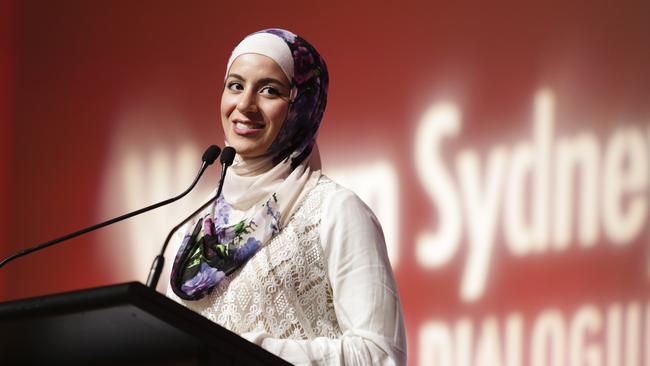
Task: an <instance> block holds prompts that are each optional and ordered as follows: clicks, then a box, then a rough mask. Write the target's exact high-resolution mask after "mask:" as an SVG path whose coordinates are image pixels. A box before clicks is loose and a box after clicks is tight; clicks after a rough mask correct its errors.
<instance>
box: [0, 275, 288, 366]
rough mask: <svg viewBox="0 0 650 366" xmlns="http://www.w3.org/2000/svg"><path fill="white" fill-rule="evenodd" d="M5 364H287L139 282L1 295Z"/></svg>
mask: <svg viewBox="0 0 650 366" xmlns="http://www.w3.org/2000/svg"><path fill="white" fill-rule="evenodd" d="M0 365H3V366H5V365H6V366H9V365H288V363H286V362H285V361H283V360H282V359H280V358H278V357H277V356H275V355H272V354H271V353H269V352H267V351H265V350H263V349H262V348H260V347H258V346H256V345H254V344H252V343H250V342H248V341H246V340H245V339H243V338H241V337H239V336H238V335H236V334H234V333H232V332H230V331H228V330H226V329H224V328H222V327H220V326H218V325H217V324H215V323H213V322H211V321H210V320H208V319H206V318H204V317H202V316H200V315H198V314H196V313H194V312H193V311H191V310H189V309H186V308H185V307H183V306H182V305H179V304H177V303H175V302H174V301H172V300H170V299H168V298H166V297H165V296H163V295H161V294H159V293H157V292H155V291H154V290H152V289H150V288H148V287H146V286H144V285H142V284H140V283H137V282H131V283H126V284H120V285H113V286H106V287H99V288H94V289H89V290H81V291H75V292H68V293H62V294H56V295H48V296H43V297H37V298H32V299H26V300H17V301H10V302H5V303H0Z"/></svg>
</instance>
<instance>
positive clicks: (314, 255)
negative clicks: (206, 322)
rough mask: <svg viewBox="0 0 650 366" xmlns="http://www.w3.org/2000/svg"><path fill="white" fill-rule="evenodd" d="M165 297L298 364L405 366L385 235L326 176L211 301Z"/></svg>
mask: <svg viewBox="0 0 650 366" xmlns="http://www.w3.org/2000/svg"><path fill="white" fill-rule="evenodd" d="M193 226H194V224H193V223H190V224H189V227H193ZM182 234H183V233H180V234H179V235H178V237H177V240H175V242H176V245H175V248H173V250H174V251H173V253H176V252H175V251H176V250H178V244H179V243H180V238H181V237H182ZM167 296H169V297H170V298H172V299H174V300H175V301H177V302H179V303H181V304H183V305H185V306H187V307H188V308H190V309H192V310H194V311H196V312H197V313H199V314H201V315H203V316H205V317H206V318H208V319H210V320H212V321H214V322H216V323H218V324H220V325H221V326H223V327H225V328H227V329H230V330H231V331H233V332H235V333H238V334H240V335H241V336H242V337H244V338H246V339H248V340H249V341H251V342H253V343H256V344H258V345H260V346H261V347H263V348H265V349H266V350H268V351H270V352H272V353H274V354H276V355H278V356H280V357H282V358H283V359H285V360H287V361H289V362H291V363H293V364H319V365H320V364H322V365H393V364H396V365H403V364H405V363H406V339H405V333H404V324H403V319H402V312H401V306H400V303H399V296H398V293H397V288H396V286H395V281H394V279H393V275H392V272H391V269H390V264H389V262H388V258H387V256H386V248H385V244H384V238H383V234H382V232H381V228H380V226H379V224H378V222H377V219H376V218H375V216H374V215H373V214H372V212H371V211H370V209H368V207H367V206H366V205H365V204H364V203H363V202H362V201H361V200H360V199H359V198H358V197H357V196H356V195H355V194H354V193H352V192H351V191H349V190H347V189H345V188H342V187H341V186H339V185H337V184H336V183H334V182H332V181H331V180H330V179H328V178H327V177H324V176H323V177H321V179H320V181H319V183H318V185H317V186H316V187H315V188H314V189H313V190H312V191H311V192H309V193H308V194H307V196H306V197H305V198H304V201H303V202H302V204H301V206H300V208H298V210H297V211H296V212H295V214H294V216H293V217H292V218H291V220H290V221H289V222H288V223H287V225H286V226H285V227H284V229H283V230H282V231H281V232H280V233H279V234H278V235H277V236H276V237H275V238H274V239H273V240H271V242H270V243H269V244H268V245H266V246H265V247H263V248H262V249H261V250H260V251H259V252H258V253H256V254H255V255H254V256H253V258H251V259H250V260H249V261H248V262H247V263H246V264H245V265H244V266H243V267H242V268H241V269H239V270H238V271H237V272H235V273H233V274H232V275H231V276H230V277H229V278H226V279H225V280H224V281H223V282H222V283H221V284H219V286H218V287H217V288H215V289H214V291H213V292H212V293H211V294H210V295H208V296H206V297H204V298H203V299H201V300H198V301H185V300H182V299H180V298H178V297H177V296H176V295H175V294H174V293H173V292H172V291H171V289H169V290H168V291H167Z"/></svg>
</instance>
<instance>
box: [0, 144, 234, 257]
mask: <svg viewBox="0 0 650 366" xmlns="http://www.w3.org/2000/svg"><path fill="white" fill-rule="evenodd" d="M220 152H221V149H220V148H219V147H218V146H216V145H210V147H208V148H207V149H206V150H205V152H204V153H203V157H202V160H203V162H202V163H201V168H200V169H199V172H198V174H197V175H196V177H195V178H194V181H193V182H192V184H191V185H190V187H189V188H188V189H186V190H185V191H184V192H183V193H181V194H179V195H178V196H176V197H172V198H169V199H166V200H164V201H161V202H158V203H156V204H153V205H149V206H147V207H145V208H141V209H139V210H136V211H133V212H130V213H127V214H124V215H122V216H119V217H115V218H113V219H110V220H107V221H104V222H102V223H99V224H96V225H93V226H89V227H87V228H85V229H81V230H78V231H75V232H73V233H70V234H67V235H64V236H62V237H60V238H56V239H53V240H50V241H47V242H45V243H42V244H38V245H35V246H33V247H31V248H27V249H23V250H21V251H18V252H16V253H14V254H12V255H10V256H8V257H6V258H5V259H3V260H2V261H0V268H2V267H3V266H4V265H5V264H7V263H9V262H11V261H12V260H14V259H16V258H19V257H22V256H25V255H27V254H30V253H33V252H36V251H39V250H41V249H45V248H47V247H50V246H52V245H55V244H58V243H61V242H63V241H66V240H69V239H72V238H75V237H77V236H79V235H83V234H86V233H89V232H91V231H95V230H97V229H101V228H103V227H104V226H108V225H111V224H114V223H116V222H119V221H122V220H126V219H128V218H130V217H133V216H136V215H139V214H141V213H145V212H147V211H151V210H153V209H155V208H158V207H160V206H164V205H167V204H170V203H172V202H174V201H176V200H179V199H181V198H183V197H184V196H185V195H186V194H188V193H189V192H190V191H191V190H192V189H193V188H194V186H195V185H196V183H198V181H199V178H201V176H202V175H203V172H204V171H205V169H206V168H207V167H208V166H209V165H212V163H214V161H215V160H217V157H218V156H219V153H220Z"/></svg>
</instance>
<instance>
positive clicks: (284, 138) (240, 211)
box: [170, 29, 329, 300]
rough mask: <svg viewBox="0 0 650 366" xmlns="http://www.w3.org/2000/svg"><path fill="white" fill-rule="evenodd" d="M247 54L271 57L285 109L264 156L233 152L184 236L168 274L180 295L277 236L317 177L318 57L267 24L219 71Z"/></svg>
mask: <svg viewBox="0 0 650 366" xmlns="http://www.w3.org/2000/svg"><path fill="white" fill-rule="evenodd" d="M246 53H257V54H261V55H264V56H267V57H269V58H271V59H273V60H274V61H275V62H276V63H277V64H278V65H279V66H280V68H281V69H282V71H283V72H284V73H285V74H286V75H287V79H289V80H290V82H291V94H290V106H289V111H288V112H287V118H286V120H285V121H284V123H283V125H282V127H281V129H280V131H279V133H278V136H277V137H276V138H275V140H274V141H273V143H272V144H271V146H270V147H269V149H268V151H267V152H266V153H265V154H264V155H263V156H261V157H259V158H255V159H246V160H243V159H242V158H241V156H239V155H237V156H236V158H235V163H234V164H233V166H232V167H231V168H230V171H229V174H228V176H227V178H226V180H225V182H224V187H223V196H222V197H220V198H219V199H218V200H217V201H216V202H215V205H214V206H213V209H212V211H211V212H210V214H209V215H207V216H205V217H203V218H202V219H201V220H199V222H198V223H197V225H196V227H195V228H194V230H193V231H192V232H188V233H186V235H185V238H184V240H183V243H182V244H181V247H180V249H179V251H178V253H177V255H176V258H175V260H174V265H173V267H172V272H171V278H170V282H171V286H172V289H173V291H174V293H176V295H178V296H179V297H180V298H182V299H185V300H198V299H200V298H202V297H204V296H205V295H207V294H208V293H210V292H211V291H212V289H213V288H214V287H215V286H216V285H217V284H218V283H219V282H221V280H222V279H223V278H225V277H226V276H227V275H229V274H230V273H232V272H234V271H235V270H236V269H237V268H239V267H240V266H241V265H242V264H243V263H245V262H246V261H247V260H248V259H249V258H251V257H252V256H253V255H254V254H255V253H256V252H257V251H258V250H259V249H260V248H261V247H262V246H264V245H265V244H266V243H268V242H269V241H270V240H271V239H272V238H273V237H274V236H275V235H277V233H278V232H280V231H281V230H282V228H283V227H284V226H285V225H286V223H287V221H288V220H289V219H290V218H291V216H292V214H293V213H294V212H295V210H296V209H297V207H298V205H299V202H300V201H301V198H302V197H303V196H304V195H306V194H307V193H308V192H309V191H310V190H311V189H312V188H313V187H314V186H315V185H316V183H317V182H318V179H319V177H320V175H321V173H320V157H319V154H318V148H317V147H316V135H317V133H318V128H319V126H320V121H321V119H322V116H323V111H324V110H325V105H326V103H327V86H328V82H329V79H328V74H327V67H326V65H325V61H324V60H323V59H322V58H321V56H320V55H319V54H318V52H317V51H316V50H315V49H314V48H313V47H312V46H311V45H310V44H309V43H307V42H306V41H305V40H304V39H302V38H300V37H298V36H296V35H295V34H293V33H291V32H288V31H286V30H282V29H266V30H263V31H260V32H257V33H253V34H251V35H249V36H248V37H246V38H245V39H244V40H242V41H241V42H240V43H239V44H238V45H237V47H235V49H234V50H233V52H232V55H231V57H230V59H229V61H228V67H227V69H226V75H227V74H228V70H229V69H230V66H231V65H232V63H233V62H234V60H235V59H236V58H237V57H238V56H240V55H243V54H246Z"/></svg>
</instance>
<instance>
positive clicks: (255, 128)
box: [233, 121, 264, 135]
mask: <svg viewBox="0 0 650 366" xmlns="http://www.w3.org/2000/svg"><path fill="white" fill-rule="evenodd" d="M233 127H234V130H235V133H237V134H239V135H249V134H252V133H256V132H259V131H261V130H263V129H264V124H262V123H256V122H241V121H235V122H233Z"/></svg>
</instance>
